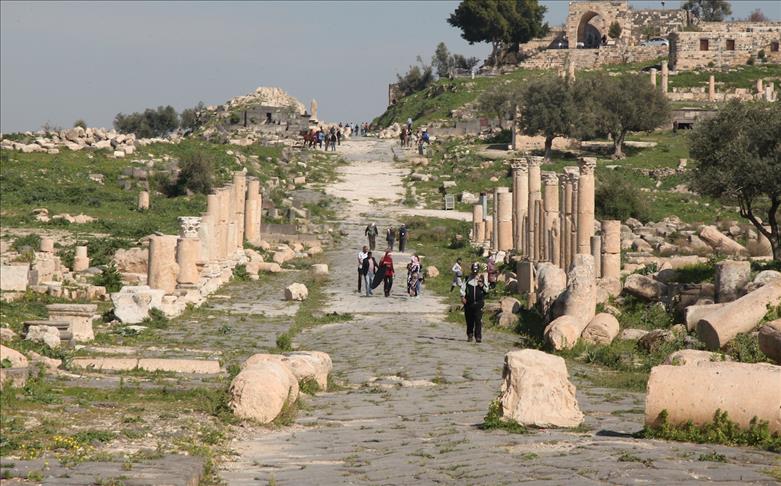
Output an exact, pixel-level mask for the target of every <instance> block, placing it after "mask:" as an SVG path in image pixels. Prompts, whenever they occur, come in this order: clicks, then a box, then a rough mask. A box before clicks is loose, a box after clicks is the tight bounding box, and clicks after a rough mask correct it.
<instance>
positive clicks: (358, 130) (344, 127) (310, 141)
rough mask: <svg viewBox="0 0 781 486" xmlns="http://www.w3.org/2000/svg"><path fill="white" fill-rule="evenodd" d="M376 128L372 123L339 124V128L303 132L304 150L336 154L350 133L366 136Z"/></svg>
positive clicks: (318, 128) (356, 135)
mask: <svg viewBox="0 0 781 486" xmlns="http://www.w3.org/2000/svg"><path fill="white" fill-rule="evenodd" d="M373 128H374V127H373V126H372V125H371V123H368V122H363V123H361V124H358V123H355V124H350V123H339V126H338V127H331V128H329V129H327V130H326V129H324V128H323V127H317V128H310V129H309V130H303V131H302V132H301V136H302V137H303V139H304V148H319V149H321V150H323V149H324V150H325V151H326V152H327V151H329V150H331V151H333V152H336V147H337V146H339V145H341V144H342V139H343V138H345V136H346V135H347V134H348V133H349V134H350V135H352V136H355V137H359V136H361V135H363V136H366V135H367V134H368V133H369V132H370V131H371V130H372V129H373Z"/></svg>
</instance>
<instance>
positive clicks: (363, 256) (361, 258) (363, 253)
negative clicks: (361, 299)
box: [358, 245, 369, 294]
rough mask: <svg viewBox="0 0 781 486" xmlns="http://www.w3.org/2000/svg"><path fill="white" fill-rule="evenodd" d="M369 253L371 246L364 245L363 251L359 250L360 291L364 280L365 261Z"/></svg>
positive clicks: (359, 291)
mask: <svg viewBox="0 0 781 486" xmlns="http://www.w3.org/2000/svg"><path fill="white" fill-rule="evenodd" d="M368 253H369V248H367V247H366V245H364V247H363V248H362V249H361V251H359V252H358V293H359V294H360V293H361V282H362V281H363V261H364V260H365V259H366V256H367V254H368Z"/></svg>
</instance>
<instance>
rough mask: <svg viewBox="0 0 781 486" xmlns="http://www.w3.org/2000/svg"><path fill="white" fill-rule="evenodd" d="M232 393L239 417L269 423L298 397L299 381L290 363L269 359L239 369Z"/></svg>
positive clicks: (233, 406)
mask: <svg viewBox="0 0 781 486" xmlns="http://www.w3.org/2000/svg"><path fill="white" fill-rule="evenodd" d="M229 393H230V396H231V398H230V407H231V409H232V410H233V413H234V414H236V416H238V417H240V418H243V419H250V420H255V421H257V422H259V423H261V424H267V423H269V422H271V421H273V420H274V419H275V418H276V417H277V416H278V415H279V413H280V412H281V411H282V409H283V408H284V407H285V405H286V404H292V403H294V402H295V401H296V400H297V399H298V393H299V388H298V380H297V379H296V377H295V375H294V374H293V372H292V371H291V370H290V368H288V367H287V366H285V365H283V364H281V363H278V362H274V361H266V362H263V363H257V364H255V365H253V366H250V367H247V368H245V369H244V370H242V371H240V372H239V374H238V375H236V377H235V378H234V379H233V381H232V382H231V386H230V391H229Z"/></svg>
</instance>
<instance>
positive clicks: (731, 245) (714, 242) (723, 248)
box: [700, 226, 749, 256]
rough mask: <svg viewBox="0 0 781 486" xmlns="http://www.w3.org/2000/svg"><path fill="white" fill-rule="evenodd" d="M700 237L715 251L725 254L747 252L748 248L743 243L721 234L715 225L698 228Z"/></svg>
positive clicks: (744, 254)
mask: <svg viewBox="0 0 781 486" xmlns="http://www.w3.org/2000/svg"><path fill="white" fill-rule="evenodd" d="M700 238H702V239H703V240H704V241H705V243H707V244H708V245H710V247H711V248H713V249H714V250H715V251H717V252H719V253H724V254H725V255H743V256H747V255H748V254H749V252H748V250H747V249H746V248H745V247H744V246H743V245H741V244H740V243H738V242H736V241H735V240H733V239H731V238H730V237H728V236H726V235H724V234H722V233H721V231H719V230H718V228H716V227H715V226H704V227H703V228H702V230H700Z"/></svg>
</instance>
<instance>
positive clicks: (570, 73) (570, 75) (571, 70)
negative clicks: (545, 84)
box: [567, 58, 575, 83]
mask: <svg viewBox="0 0 781 486" xmlns="http://www.w3.org/2000/svg"><path fill="white" fill-rule="evenodd" d="M567 81H569V82H570V83H574V82H575V60H574V59H571V58H570V60H569V62H568V63H567Z"/></svg>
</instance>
